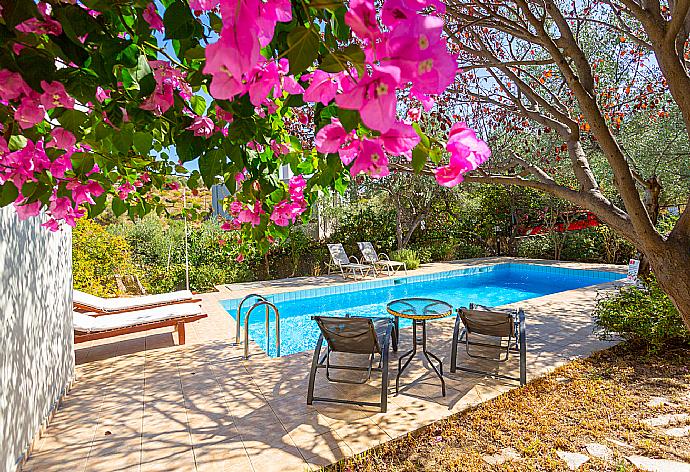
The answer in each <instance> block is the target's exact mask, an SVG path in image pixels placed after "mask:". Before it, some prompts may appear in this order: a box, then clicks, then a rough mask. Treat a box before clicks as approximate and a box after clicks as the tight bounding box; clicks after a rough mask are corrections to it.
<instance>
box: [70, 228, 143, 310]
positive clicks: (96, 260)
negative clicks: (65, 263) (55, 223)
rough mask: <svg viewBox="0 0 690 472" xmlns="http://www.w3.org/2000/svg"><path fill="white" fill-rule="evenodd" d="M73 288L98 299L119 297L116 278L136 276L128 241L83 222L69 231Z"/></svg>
mask: <svg viewBox="0 0 690 472" xmlns="http://www.w3.org/2000/svg"><path fill="white" fill-rule="evenodd" d="M72 267H73V273H74V288H76V289H77V290H83V291H84V292H88V293H91V294H93V295H97V296H108V295H111V296H115V295H119V292H118V288H117V282H116V280H115V276H116V275H121V276H125V275H137V271H136V268H135V266H134V264H133V262H132V251H131V249H130V247H129V245H128V244H127V241H126V240H125V239H124V238H123V237H121V236H116V235H113V234H110V233H108V232H107V231H106V230H105V228H103V227H102V226H101V225H99V224H98V223H96V222H95V221H93V220H88V219H86V218H82V219H80V220H79V221H78V222H77V226H76V227H75V228H74V230H73V231H72Z"/></svg>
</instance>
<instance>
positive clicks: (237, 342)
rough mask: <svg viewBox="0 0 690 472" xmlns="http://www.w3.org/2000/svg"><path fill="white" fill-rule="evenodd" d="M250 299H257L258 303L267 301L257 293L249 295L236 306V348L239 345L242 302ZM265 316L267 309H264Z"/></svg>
mask: <svg viewBox="0 0 690 472" xmlns="http://www.w3.org/2000/svg"><path fill="white" fill-rule="evenodd" d="M251 298H258V299H259V300H260V301H267V300H266V297H264V296H263V295H259V294H258V293H250V294H249V295H247V296H246V297H244V298H243V299H242V301H241V302H240V303H239V305H237V316H236V317H235V325H236V327H237V330H236V332H235V345H236V346H238V345H239V344H240V327H241V326H242V305H244V302H246V301H247V300H249V299H251ZM266 314H267V315H268V307H266Z"/></svg>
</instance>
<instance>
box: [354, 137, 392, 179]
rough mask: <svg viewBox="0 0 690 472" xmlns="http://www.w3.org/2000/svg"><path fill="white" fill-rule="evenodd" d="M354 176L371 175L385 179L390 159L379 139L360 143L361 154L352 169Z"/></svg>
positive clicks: (359, 153) (365, 140) (366, 139)
mask: <svg viewBox="0 0 690 472" xmlns="http://www.w3.org/2000/svg"><path fill="white" fill-rule="evenodd" d="M350 173H351V174H352V175H357V174H360V173H364V174H369V175H370V176H372V177H376V178H378V177H385V176H387V175H388V174H389V173H390V171H389V170H388V158H387V157H386V153H385V152H384V151H383V147H382V146H381V142H380V140H378V139H369V138H364V139H362V140H360V142H359V152H358V153H357V157H356V158H355V160H354V162H353V163H352V167H351V168H350Z"/></svg>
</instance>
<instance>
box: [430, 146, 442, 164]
mask: <svg viewBox="0 0 690 472" xmlns="http://www.w3.org/2000/svg"><path fill="white" fill-rule="evenodd" d="M442 157H443V151H441V149H439V148H431V149H430V150H429V159H431V162H433V163H434V164H439V163H440V162H441V158H442Z"/></svg>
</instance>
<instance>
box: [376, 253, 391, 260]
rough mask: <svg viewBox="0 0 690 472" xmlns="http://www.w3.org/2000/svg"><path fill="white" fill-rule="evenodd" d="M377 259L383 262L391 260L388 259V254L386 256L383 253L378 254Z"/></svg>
mask: <svg viewBox="0 0 690 472" xmlns="http://www.w3.org/2000/svg"><path fill="white" fill-rule="evenodd" d="M378 258H379V259H380V260H384V261H390V260H391V258H390V257H388V254H386V253H385V252H381V253H379V254H378Z"/></svg>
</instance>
